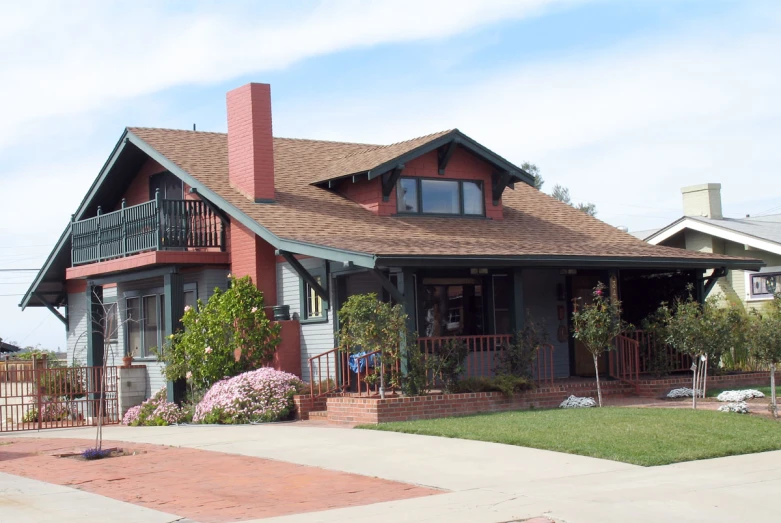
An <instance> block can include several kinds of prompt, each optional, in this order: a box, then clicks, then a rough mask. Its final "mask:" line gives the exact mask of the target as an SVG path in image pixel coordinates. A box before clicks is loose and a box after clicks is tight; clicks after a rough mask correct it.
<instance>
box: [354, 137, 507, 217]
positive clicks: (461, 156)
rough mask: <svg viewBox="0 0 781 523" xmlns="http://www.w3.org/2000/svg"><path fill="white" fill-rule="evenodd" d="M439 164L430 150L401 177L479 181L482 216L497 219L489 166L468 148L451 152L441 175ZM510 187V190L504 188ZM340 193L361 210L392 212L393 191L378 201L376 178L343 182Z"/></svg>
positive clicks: (498, 208) (379, 190) (409, 164)
mask: <svg viewBox="0 0 781 523" xmlns="http://www.w3.org/2000/svg"><path fill="white" fill-rule="evenodd" d="M438 170H439V165H438V161H437V152H436V151H432V152H430V153H428V154H424V155H423V156H420V157H419V158H416V159H414V160H412V161H410V162H407V164H406V165H405V167H404V171H403V172H402V176H405V177H422V178H437V179H441V180H448V179H450V180H478V181H482V182H483V194H484V196H485V215H486V217H487V218H491V219H493V220H501V219H502V218H503V217H504V216H503V214H502V202H501V201H499V205H496V206H495V205H494V204H493V202H492V201H491V183H492V180H491V174H492V173H493V167H492V166H491V165H490V164H488V163H486V162H484V161H483V160H480V159H479V158H477V157H476V156H474V155H473V154H471V153H469V152H468V151H466V150H464V149H461V148H458V149H456V150H455V152H454V153H453V156H452V158H451V159H450V163H448V166H447V169H446V171H445V175H444V176H440V175H439V173H438ZM507 190H512V189H507ZM340 191H341V194H342V195H344V196H345V197H347V198H349V199H351V200H353V201H354V202H357V203H359V204H360V205H361V206H363V207H364V208H365V209H367V210H369V211H371V212H373V213H375V214H379V215H380V216H391V215H394V214H396V191H395V190H394V191H392V192H391V194H390V198H389V200H388V201H387V202H383V201H382V182H381V180H380V179H379V178H375V179H374V180H362V181H360V182H357V183H351V182H343V183H342V185H341V186H340Z"/></svg>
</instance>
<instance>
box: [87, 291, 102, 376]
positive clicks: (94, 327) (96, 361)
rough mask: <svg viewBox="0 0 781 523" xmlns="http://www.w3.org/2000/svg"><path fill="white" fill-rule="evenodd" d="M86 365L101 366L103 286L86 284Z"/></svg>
mask: <svg viewBox="0 0 781 523" xmlns="http://www.w3.org/2000/svg"><path fill="white" fill-rule="evenodd" d="M86 309H87V318H88V323H87V329H88V331H87V366H88V367H102V366H103V357H104V354H103V351H104V340H103V319H104V315H105V311H104V310H103V287H102V286H100V285H91V284H88V285H87V302H86Z"/></svg>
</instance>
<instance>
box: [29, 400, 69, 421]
mask: <svg viewBox="0 0 781 523" xmlns="http://www.w3.org/2000/svg"><path fill="white" fill-rule="evenodd" d="M68 416H70V409H68V406H67V405H66V404H65V403H59V402H56V403H44V404H43V416H42V418H41V420H40V421H41V422H46V421H63V420H66V419H68ZM22 421H23V422H24V423H34V422H36V421H38V409H36V408H32V409H30V410H28V411H27V412H25V413H24V416H23V417H22Z"/></svg>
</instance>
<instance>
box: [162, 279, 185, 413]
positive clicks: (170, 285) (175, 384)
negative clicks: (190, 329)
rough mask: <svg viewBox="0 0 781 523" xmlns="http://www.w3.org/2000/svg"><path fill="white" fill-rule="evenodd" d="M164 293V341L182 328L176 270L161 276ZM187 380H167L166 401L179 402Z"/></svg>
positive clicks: (181, 283)
mask: <svg viewBox="0 0 781 523" xmlns="http://www.w3.org/2000/svg"><path fill="white" fill-rule="evenodd" d="M163 286H164V289H165V290H164V291H163V292H164V295H165V305H164V307H165V308H164V310H165V325H164V326H163V328H164V330H163V334H164V336H165V339H164V343H165V342H167V341H168V336H170V335H171V334H173V333H174V332H176V331H177V330H179V329H181V328H182V316H183V315H184V281H183V279H182V275H181V274H179V273H178V272H169V273H167V274H165V275H164V276H163ZM186 385H187V382H186V380H184V379H180V380H176V381H169V382H167V383H166V389H167V395H168V401H173V402H175V403H181V402H182V400H183V399H184V392H185V388H186Z"/></svg>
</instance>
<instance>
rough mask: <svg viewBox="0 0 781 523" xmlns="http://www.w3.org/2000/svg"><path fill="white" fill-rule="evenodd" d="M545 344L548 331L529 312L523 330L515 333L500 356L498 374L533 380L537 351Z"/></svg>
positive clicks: (497, 366) (497, 367)
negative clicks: (533, 367)
mask: <svg viewBox="0 0 781 523" xmlns="http://www.w3.org/2000/svg"><path fill="white" fill-rule="evenodd" d="M545 343H548V331H547V330H546V329H545V326H544V325H541V324H539V323H538V322H537V321H536V320H535V319H534V318H533V317H532V316H531V314H529V313H528V312H527V313H526V321H525V322H524V325H523V328H522V329H521V330H519V331H518V332H516V333H515V336H513V339H512V341H510V342H509V343H507V344H505V346H504V347H503V349H504V350H502V352H501V353H500V354H499V357H498V362H497V365H496V374H497V375H508V376H518V377H522V378H528V379H531V378H532V377H533V376H532V374H533V372H532V366H533V364H534V361H535V360H536V359H537V350H538V349H539V348H540V345H544V344H545Z"/></svg>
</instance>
